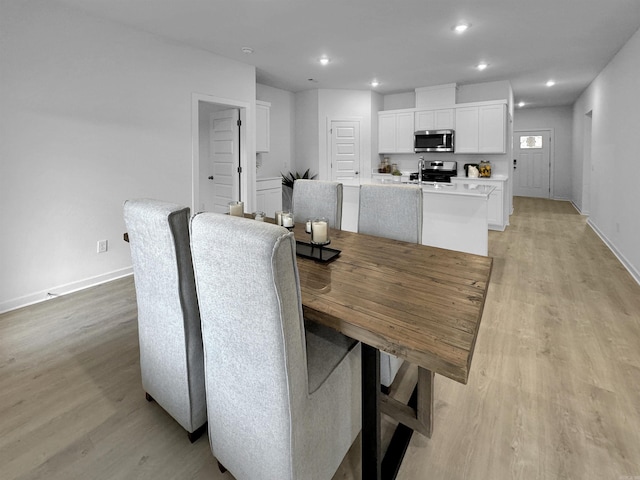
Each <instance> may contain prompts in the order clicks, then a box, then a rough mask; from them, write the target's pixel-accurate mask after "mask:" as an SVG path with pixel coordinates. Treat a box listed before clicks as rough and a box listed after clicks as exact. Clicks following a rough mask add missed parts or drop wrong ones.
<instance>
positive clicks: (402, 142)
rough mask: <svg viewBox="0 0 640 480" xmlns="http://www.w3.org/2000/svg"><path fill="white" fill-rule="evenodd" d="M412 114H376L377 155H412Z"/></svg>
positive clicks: (388, 112) (387, 112)
mask: <svg viewBox="0 0 640 480" xmlns="http://www.w3.org/2000/svg"><path fill="white" fill-rule="evenodd" d="M414 132H415V128H414V112H413V110H412V111H409V112H391V111H386V112H379V113H378V153H413V133H414Z"/></svg>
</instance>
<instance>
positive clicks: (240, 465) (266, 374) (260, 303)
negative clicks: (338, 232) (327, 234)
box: [191, 213, 361, 480]
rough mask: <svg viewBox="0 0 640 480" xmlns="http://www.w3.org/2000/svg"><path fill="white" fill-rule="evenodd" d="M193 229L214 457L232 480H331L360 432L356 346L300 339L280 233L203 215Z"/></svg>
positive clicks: (293, 283)
mask: <svg viewBox="0 0 640 480" xmlns="http://www.w3.org/2000/svg"><path fill="white" fill-rule="evenodd" d="M191 231H192V238H191V245H192V251H193V261H194V268H195V275H196V283H197V290H198V298H199V302H200V309H201V317H202V334H203V343H204V351H205V378H206V388H207V408H208V412H209V440H210V443H211V449H212V452H213V454H214V456H215V457H216V458H217V459H218V461H219V462H220V463H221V464H222V465H224V467H225V468H227V469H228V470H229V471H230V472H231V474H232V475H233V476H234V477H235V478H236V479H237V480H245V479H246V480H261V479H265V480H266V479H276V478H277V479H279V480H294V479H303V478H304V479H326V480H328V479H331V478H332V476H333V475H334V474H335V471H336V470H337V468H338V466H339V465H340V463H341V462H342V459H343V458H344V455H345V454H346V452H347V451H348V450H349V448H350V446H351V444H352V443H353V441H354V439H355V438H356V436H357V434H358V432H359V430H360V424H361V419H360V415H361V399H360V394H361V391H360V382H361V379H360V361H361V360H360V344H359V343H358V344H357V345H356V346H351V345H347V344H345V343H343V344H340V343H336V344H334V345H333V346H330V345H328V344H327V343H322V342H327V337H325V336H323V335H321V334H317V333H309V334H308V335H307V334H306V332H305V328H304V321H303V316H302V303H301V292H300V286H299V277H298V269H297V265H296V254H295V238H294V236H293V234H292V233H289V232H288V231H287V230H286V229H285V228H283V227H278V226H276V225H272V224H268V223H264V222H255V221H252V220H248V219H243V218H236V217H230V216H228V215H220V214H215V213H201V214H197V215H195V216H194V217H193V218H192V220H191ZM314 335H315V337H320V338H314V337H313V336H314ZM307 336H308V337H309V339H311V342H310V345H311V346H310V347H307V345H309V342H308V340H307ZM327 352H328V353H327ZM325 354H326V356H327V357H328V358H329V359H330V361H329V362H327V361H326V359H325V358H324V355H325ZM319 356H321V357H323V358H318V357H319ZM339 358H341V360H338V359H339ZM318 363H322V364H328V365H330V366H329V367H327V366H326V365H325V366H324V367H322V366H320V365H317V364H318ZM323 368H324V369H325V371H326V370H331V371H330V373H325V372H322V369H323ZM320 377H323V378H324V381H321V380H320Z"/></svg>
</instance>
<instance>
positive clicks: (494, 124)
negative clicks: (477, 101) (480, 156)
mask: <svg viewBox="0 0 640 480" xmlns="http://www.w3.org/2000/svg"><path fill="white" fill-rule="evenodd" d="M506 112H507V106H506V105H504V104H498V105H486V106H482V107H479V109H478V113H479V120H480V125H479V135H478V137H479V140H478V151H479V152H480V153H506V151H507V150H506Z"/></svg>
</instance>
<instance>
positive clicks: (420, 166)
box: [418, 155, 427, 185]
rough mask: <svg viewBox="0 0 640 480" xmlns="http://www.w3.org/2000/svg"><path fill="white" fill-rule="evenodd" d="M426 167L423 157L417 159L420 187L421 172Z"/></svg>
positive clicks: (420, 183)
mask: <svg viewBox="0 0 640 480" xmlns="http://www.w3.org/2000/svg"><path fill="white" fill-rule="evenodd" d="M426 167H427V165H426V164H425V161H424V155H420V156H419V157H418V185H422V171H423V170H424V169H425V168H426Z"/></svg>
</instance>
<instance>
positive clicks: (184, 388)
mask: <svg viewBox="0 0 640 480" xmlns="http://www.w3.org/2000/svg"><path fill="white" fill-rule="evenodd" d="M124 220H125V224H126V227H127V235H128V238H129V244H130V248H131V263H132V265H133V278H134V282H135V289H136V300H137V304H138V340H139V344H140V373H141V376H142V387H143V389H144V391H145V394H146V397H147V400H149V401H151V400H155V401H156V402H157V403H158V405H160V406H161V407H162V408H163V409H164V410H165V411H166V412H168V413H169V415H171V416H172V417H173V418H174V419H175V420H176V421H177V422H178V423H179V424H180V425H181V426H182V427H183V428H184V429H185V430H186V431H187V433H188V436H189V439H190V440H191V442H194V441H195V440H196V439H197V438H198V437H199V436H200V435H201V434H202V433H203V432H204V430H205V428H204V425H205V423H206V421H207V412H206V402H205V391H204V360H203V350H202V335H201V330H200V313H199V310H198V299H197V296H196V286H195V278H194V274H193V265H192V262H191V248H190V245H189V208H187V207H183V206H181V205H176V204H173V203H167V202H162V201H158V200H152V199H133V200H127V201H126V202H125V204H124Z"/></svg>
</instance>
